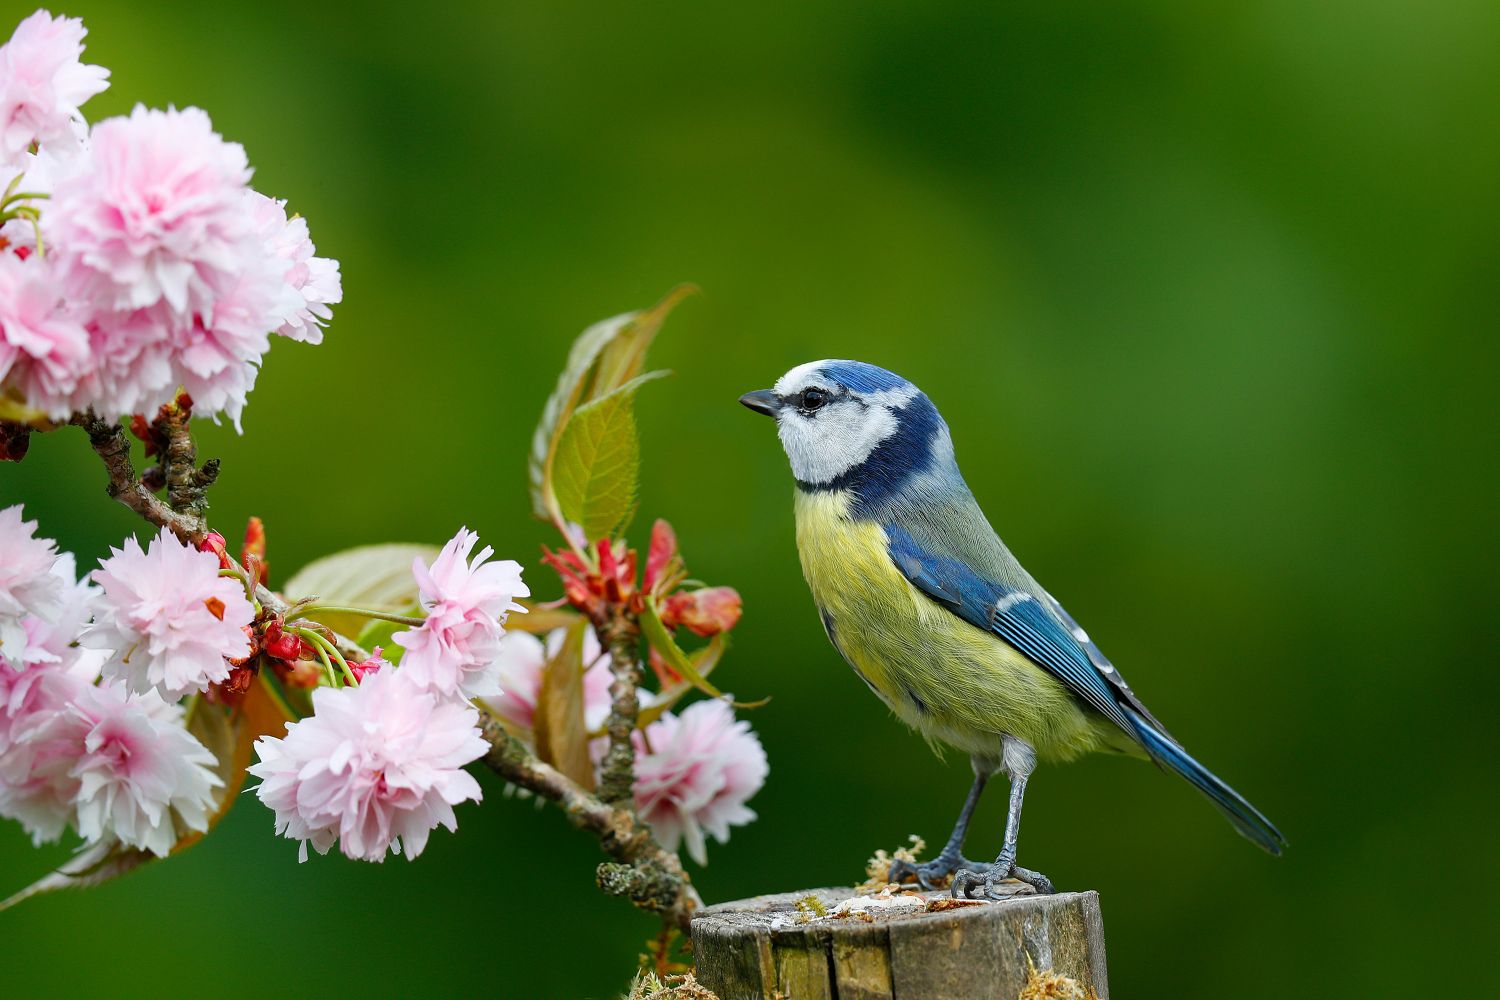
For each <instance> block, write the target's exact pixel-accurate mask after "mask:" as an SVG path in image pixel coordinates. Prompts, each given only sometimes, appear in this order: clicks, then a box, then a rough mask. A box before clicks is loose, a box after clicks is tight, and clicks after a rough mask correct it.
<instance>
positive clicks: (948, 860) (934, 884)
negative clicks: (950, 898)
mask: <svg viewBox="0 0 1500 1000" xmlns="http://www.w3.org/2000/svg"><path fill="white" fill-rule="evenodd" d="M977 867H981V866H979V865H977V864H976V863H975V862H973V861H970V860H968V859H967V858H965V857H964V856H963V855H962V854H959V853H958V852H957V851H949V850H946V849H945V850H944V851H943V852H942V853H941V854H939V855H938V856H937V857H935V858H933V859H932V860H930V861H923V862H922V863H921V864H913V863H912V862H910V861H903V860H902V859H900V858H897V859H896V860H894V861H892V862H891V873H890V876H889V877H890V880H891V881H892V882H904V881H906V880H907V879H909V878H915V879H916V880H917V885H918V886H920V887H921V888H923V889H929V890H930V889H939V888H942V885H941V881H942V880H943V879H946V878H947V877H948V876H949V875H952V874H953V873H954V872H956V871H959V870H961V869H965V868H977Z"/></svg>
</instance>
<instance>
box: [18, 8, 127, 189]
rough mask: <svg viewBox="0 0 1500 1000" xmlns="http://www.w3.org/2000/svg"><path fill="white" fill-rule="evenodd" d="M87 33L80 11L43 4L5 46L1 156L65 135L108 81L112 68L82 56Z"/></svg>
mask: <svg viewBox="0 0 1500 1000" xmlns="http://www.w3.org/2000/svg"><path fill="white" fill-rule="evenodd" d="M86 34H88V32H87V31H86V30H85V29H84V27H83V22H82V21H80V20H78V19H77V18H76V17H53V16H52V15H51V14H49V13H47V12H46V11H44V10H39V11H37V12H36V13H35V14H32V15H31V16H30V17H28V18H27V19H26V20H24V21H22V22H21V23H20V24H19V25H18V26H17V27H16V31H15V34H13V35H11V37H10V41H8V42H6V43H5V45H4V46H0V161H3V162H12V163H13V162H17V161H18V160H19V159H20V158H21V157H22V155H23V154H25V152H26V150H27V149H28V147H30V146H31V144H32V143H41V144H43V145H45V144H47V143H49V142H52V141H54V140H56V139H62V138H66V137H67V136H68V135H69V132H70V126H71V123H72V121H73V120H74V119H75V118H77V116H78V108H79V105H81V104H83V103H84V102H85V101H87V100H88V99H89V98H90V97H93V96H94V95H95V94H97V93H100V92H101V91H103V90H104V89H105V88H107V87H108V86H109V82H108V79H109V70H107V69H105V68H104V67H102V66H86V65H84V64H83V63H81V62H79V58H78V57H79V56H81V55H82V54H83V36H84V35H86Z"/></svg>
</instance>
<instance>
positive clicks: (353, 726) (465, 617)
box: [250, 528, 529, 861]
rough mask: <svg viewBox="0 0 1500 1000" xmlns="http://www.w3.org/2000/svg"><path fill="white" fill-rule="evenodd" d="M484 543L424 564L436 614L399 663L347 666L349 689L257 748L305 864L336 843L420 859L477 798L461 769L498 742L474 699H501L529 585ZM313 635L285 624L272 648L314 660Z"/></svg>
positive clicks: (419, 577) (274, 805) (422, 573)
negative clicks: (483, 732) (483, 726)
mask: <svg viewBox="0 0 1500 1000" xmlns="http://www.w3.org/2000/svg"><path fill="white" fill-rule="evenodd" d="M478 541H479V538H478V536H477V535H475V534H474V533H473V532H471V531H469V530H468V529H467V528H462V529H460V530H459V532H458V534H457V535H455V536H454V537H453V538H452V539H451V540H450V541H449V542H448V543H447V544H446V545H445V546H444V547H443V549H442V551H441V552H440V553H439V554H438V556H437V558H436V559H434V560H433V561H432V563H431V564H430V565H429V564H427V563H424V562H423V561H422V560H421V559H417V560H415V562H414V563H413V565H412V576H413V578H414V580H415V582H416V584H417V589H418V592H419V594H420V597H421V604H422V609H423V611H424V612H425V614H426V617H425V618H424V619H423V620H422V623H421V625H419V626H416V627H414V628H410V629H408V630H406V631H403V632H398V633H396V635H395V640H396V643H397V645H398V646H399V647H401V650H402V651H403V655H402V656H401V657H400V658H399V659H400V665H399V667H398V668H394V669H393V668H392V665H391V664H390V663H389V662H388V661H386V660H385V659H384V658H383V657H382V656H381V655H380V650H378V649H377V650H376V651H375V654H374V655H373V656H372V657H371V658H370V659H368V660H365V661H363V662H359V663H350V664H347V667H348V676H347V678H346V679H347V680H350V681H352V683H351V684H350V685H349V686H337V687H320V688H319V689H318V690H317V691H315V692H314V693H313V696H312V705H313V714H312V715H311V716H309V717H307V718H305V719H303V720H302V721H300V722H295V723H293V724H292V725H290V726H288V727H287V734H286V736H285V738H278V737H274V736H265V737H262V738H261V739H260V740H258V741H257V742H256V744H255V750H256V754H257V755H258V757H259V760H260V762H259V763H258V764H255V765H254V766H252V767H251V768H250V773H251V774H254V775H256V776H258V777H260V778H261V779H262V780H261V784H260V785H259V786H258V787H257V788H256V794H257V795H258V796H259V797H260V800H261V801H262V802H264V803H265V804H266V805H267V806H269V807H270V808H271V809H272V810H273V811H274V812H275V814H276V831H277V832H278V833H280V834H283V835H285V836H287V837H289V838H291V839H293V840H297V841H301V857H302V859H303V860H306V858H307V845H308V844H311V845H312V846H313V848H314V849H315V850H317V851H318V852H319V853H320V854H322V853H327V852H328V850H329V848H330V847H332V846H333V844H334V843H335V842H337V843H338V845H339V849H340V850H341V851H342V852H343V853H344V854H345V855H346V856H348V857H351V858H358V859H362V860H365V861H381V860H383V859H384V858H385V855H386V853H387V852H388V851H389V852H391V853H395V854H403V853H404V854H405V855H406V857H407V858H408V859H412V858H415V857H416V856H417V855H418V854H420V853H422V850H423V848H424V847H425V846H426V844H427V836H428V834H429V833H431V831H432V830H433V829H434V828H435V827H436V826H438V825H439V824H442V825H443V826H446V827H448V829H450V830H452V829H454V828H455V824H456V820H455V818H454V814H453V807H454V806H455V805H457V804H459V803H460V802H465V801H476V802H477V801H479V799H480V791H479V785H478V783H477V782H475V780H474V779H473V778H472V777H471V776H470V775H469V774H468V773H466V772H465V771H464V770H463V768H464V766H465V765H466V764H470V763H472V762H474V761H475V760H477V759H478V758H479V757H480V756H482V755H483V754H484V752H485V750H486V749H487V748H488V744H487V743H485V741H484V739H483V737H481V736H480V734H479V728H478V722H479V713H478V711H477V710H475V708H474V707H473V706H472V705H470V704H469V702H468V699H469V698H471V697H475V696H479V695H487V696H494V697H500V696H502V692H501V688H500V683H499V682H500V679H501V677H502V674H503V667H502V663H501V656H500V652H501V649H502V647H503V646H504V644H505V643H506V642H510V641H514V640H515V639H516V638H518V636H514V635H511V636H507V635H506V634H505V629H504V621H505V619H506V616H507V615H508V614H509V613H510V612H511V611H516V610H523V609H522V606H521V605H520V604H517V603H516V598H518V597H525V596H527V594H528V593H529V591H528V590H527V588H526V585H525V584H524V583H522V582H521V566H520V564H519V563H516V562H513V561H510V560H505V561H499V562H491V561H490V556H491V555H492V554H493V550H492V549H490V548H489V547H488V546H486V547H485V548H483V549H481V550H480V551H479V552H478V553H477V554H474V547H475V546H476V545H477V544H478ZM304 631H305V630H304ZM309 634H311V635H312V636H313V641H314V642H315V643H316V642H318V641H319V640H318V639H317V635H316V633H309ZM303 641H305V640H301V639H299V638H298V636H297V635H296V634H293V635H291V636H289V637H288V636H287V634H286V631H285V629H284V628H282V627H281V626H280V625H278V626H277V628H276V633H275V635H274V636H273V635H272V632H271V631H270V630H268V631H267V641H266V643H265V646H266V649H267V651H268V652H271V651H274V652H275V655H278V656H280V657H284V658H285V657H294V658H295V657H300V656H303V655H307V653H306V652H305V651H304V650H303V649H301V648H300V647H299V645H298V643H299V642H303ZM325 652H326V651H325Z"/></svg>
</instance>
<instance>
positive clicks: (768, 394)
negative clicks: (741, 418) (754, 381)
mask: <svg viewBox="0 0 1500 1000" xmlns="http://www.w3.org/2000/svg"><path fill="white" fill-rule="evenodd" d="M740 402H741V403H742V404H744V405H745V406H748V407H749V408H750V409H752V410H754V411H755V412H756V413H764V414H765V415H766V416H768V417H774V416H776V414H777V412H778V411H779V410H780V409H781V400H780V399H777V398H776V393H774V392H772V391H771V390H770V389H757V390H755V391H754V392H747V393H745V394H744V395H743V396H741V397H740Z"/></svg>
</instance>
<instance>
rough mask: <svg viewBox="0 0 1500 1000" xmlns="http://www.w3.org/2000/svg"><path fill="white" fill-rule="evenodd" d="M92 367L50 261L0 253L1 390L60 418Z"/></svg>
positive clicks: (86, 336)
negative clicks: (8, 391) (65, 306)
mask: <svg viewBox="0 0 1500 1000" xmlns="http://www.w3.org/2000/svg"><path fill="white" fill-rule="evenodd" d="M91 367H92V361H91V360H90V358H89V334H88V331H87V330H85V329H84V327H83V324H82V323H80V322H78V320H77V319H75V318H73V317H72V316H71V315H69V314H68V312H67V311H66V310H65V308H64V298H63V291H62V286H61V284H60V283H59V282H58V281H57V280H56V278H55V275H54V273H53V269H52V267H51V266H50V263H49V260H48V259H46V258H42V257H39V256H37V255H36V254H32V255H31V256H30V257H29V258H27V259H26V260H22V259H21V258H19V257H17V256H15V255H14V254H9V253H0V392H3V391H4V390H6V389H9V390H11V391H12V392H14V393H15V394H16V395H18V396H20V398H21V399H22V400H23V401H24V402H25V403H26V405H28V406H30V407H32V408H33V409H37V410H41V411H43V412H44V413H46V414H47V415H48V416H50V417H52V418H53V419H58V420H61V419H63V418H65V417H67V415H68V414H69V413H70V412H72V410H73V409H74V401H73V394H74V393H75V392H76V391H77V389H78V385H79V382H80V381H81V380H82V379H83V378H85V377H86V375H87V373H88V371H89V369H90V368H91Z"/></svg>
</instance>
